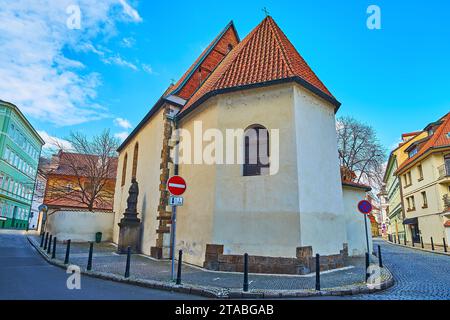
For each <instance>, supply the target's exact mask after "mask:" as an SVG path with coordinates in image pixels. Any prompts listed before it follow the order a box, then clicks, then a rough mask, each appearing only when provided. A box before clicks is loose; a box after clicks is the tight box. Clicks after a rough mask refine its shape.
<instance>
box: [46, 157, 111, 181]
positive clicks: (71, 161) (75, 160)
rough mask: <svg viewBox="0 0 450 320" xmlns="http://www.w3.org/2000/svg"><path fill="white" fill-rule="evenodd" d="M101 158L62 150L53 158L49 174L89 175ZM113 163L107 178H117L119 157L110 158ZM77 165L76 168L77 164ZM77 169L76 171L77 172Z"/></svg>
mask: <svg viewBox="0 0 450 320" xmlns="http://www.w3.org/2000/svg"><path fill="white" fill-rule="evenodd" d="M99 160H100V157H98V156H96V155H89V154H80V153H72V152H63V151H60V152H59V153H58V154H57V155H55V156H54V157H53V158H52V160H51V164H50V167H51V169H48V170H47V174H48V175H62V176H75V175H78V176H83V177H89V175H90V173H92V172H94V169H93V168H89V167H91V166H92V165H95V164H96V163H97V162H98V161H99ZM109 161H111V165H110V167H109V170H108V172H107V174H108V176H107V177H106V178H107V179H113V180H115V179H116V172H117V158H116V157H111V158H109ZM75 165H76V169H75V167H74V166H75ZM75 171H76V172H75Z"/></svg>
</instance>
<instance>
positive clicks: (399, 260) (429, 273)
mask: <svg viewBox="0 0 450 320" xmlns="http://www.w3.org/2000/svg"><path fill="white" fill-rule="evenodd" d="M375 244H380V245H381V249H382V257H383V263H384V265H385V266H386V267H388V269H389V270H390V271H391V272H392V274H393V275H394V279H395V284H394V286H393V287H391V288H389V289H387V290H385V291H383V292H379V293H374V294H370V295H360V296H354V297H351V298H352V299H364V300H365V299H367V300H413V299H414V300H416V299H417V300H438V299H439V300H448V299H450V256H444V255H441V254H435V253H429V252H422V251H419V250H414V249H409V248H404V247H400V246H397V245H393V244H389V243H387V242H385V241H381V240H376V241H375Z"/></svg>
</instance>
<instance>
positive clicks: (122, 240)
mask: <svg viewBox="0 0 450 320" xmlns="http://www.w3.org/2000/svg"><path fill="white" fill-rule="evenodd" d="M138 195H139V185H138V183H137V181H136V179H135V178H133V179H132V180H131V186H130V190H128V199H127V209H126V210H125V212H124V214H123V218H122V219H121V220H120V223H119V228H120V232H119V245H118V248H117V252H118V253H122V254H125V253H127V248H128V247H131V252H132V253H138V252H139V249H140V243H139V238H140V229H141V220H140V219H139V218H138V217H137V215H138V212H137V201H138Z"/></svg>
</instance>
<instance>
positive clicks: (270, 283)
mask: <svg viewBox="0 0 450 320" xmlns="http://www.w3.org/2000/svg"><path fill="white" fill-rule="evenodd" d="M28 238H29V240H30V241H31V242H32V243H33V244H34V246H35V247H39V245H40V238H39V237H38V236H35V235H30V236H28ZM65 250H66V245H65V244H63V243H60V242H58V243H57V250H56V260H57V261H59V262H62V261H64V257H65ZM41 253H42V252H41ZM88 253H89V244H88V243H72V244H71V251H70V264H74V265H78V266H80V267H81V269H82V270H84V271H85V270H86V265H87V261H88ZM372 259H373V263H376V261H375V259H376V257H372ZM125 264H126V255H119V254H117V253H116V246H115V245H113V244H111V243H100V244H97V243H96V244H94V254H93V264H92V271H93V272H98V273H107V274H113V275H115V276H120V277H123V275H124V272H125ZM347 264H348V265H350V266H349V267H346V268H343V269H339V270H336V271H328V272H323V273H321V288H322V289H323V290H326V289H331V288H334V289H336V290H337V288H343V289H346V292H347V293H350V294H351V293H352V289H353V290H354V289H355V286H359V287H361V286H364V287H366V285H365V261H364V259H363V258H351V259H349V260H348V261H347ZM170 269H171V264H170V261H168V260H163V261H160V260H154V259H152V258H150V257H147V256H144V255H132V257H131V270H130V274H131V276H130V278H131V279H139V280H150V281H158V282H162V283H168V284H173V282H172V281H171V280H170ZM389 277H390V273H389V272H388V271H387V270H385V269H382V278H383V279H388V278H389ZM182 283H183V285H193V286H202V287H207V288H210V289H211V291H214V292H220V291H221V292H229V291H240V290H242V283H243V274H242V273H229V272H216V271H208V270H205V269H202V268H198V267H194V266H190V265H187V264H183V267H182ZM314 288H315V274H310V275H302V276H301V275H262V274H250V275H249V289H250V291H252V292H254V293H255V292H256V293H257V292H266V293H267V292H268V291H280V290H281V291H299V290H303V291H311V292H314ZM358 290H359V289H358ZM358 290H356V291H358ZM311 295H312V294H311Z"/></svg>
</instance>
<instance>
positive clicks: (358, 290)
mask: <svg viewBox="0 0 450 320" xmlns="http://www.w3.org/2000/svg"><path fill="white" fill-rule="evenodd" d="M27 240H28V242H29V243H30V244H31V245H32V246H33V247H34V248H35V249H36V251H37V252H39V254H40V255H41V256H42V257H43V258H44V260H46V261H47V262H48V263H49V264H52V265H54V266H57V267H60V268H63V269H66V268H67V265H65V264H64V263H63V262H62V261H61V260H56V259H51V258H50V257H49V256H48V255H47V252H46V251H44V250H43V249H41V248H40V246H39V245H38V244H36V243H35V242H34V241H33V240H32V239H31V238H30V237H28V236H27ZM80 269H81V273H82V274H85V275H87V276H90V277H94V278H100V279H104V280H109V281H115V282H120V283H126V284H131V285H136V286H140V287H146V288H151V289H159V290H165V291H171V292H179V293H185V294H193V295H197V296H202V297H206V298H213V299H258V298H259V299H261V298H262V299H279V298H298V297H303V298H307V297H317V296H348V295H355V294H367V293H375V292H379V291H382V290H385V289H387V288H389V287H391V286H393V285H394V277H393V276H392V273H391V272H390V271H389V269H387V268H386V267H384V268H383V269H384V270H385V271H386V273H387V279H384V281H382V282H381V284H380V286H379V287H373V288H370V287H368V286H367V285H365V284H363V283H360V284H356V285H349V286H346V287H342V288H327V289H325V290H321V291H315V290H311V289H303V290H297V291H292V290H255V291H249V292H243V291H242V290H238V289H225V288H216V287H205V286H199V285H191V284H182V285H176V284H175V283H172V282H163V281H156V280H146V279H138V278H134V277H133V276H131V277H129V278H125V277H124V276H120V275H117V274H113V273H107V272H99V271H87V270H85V269H84V268H81V267H80Z"/></svg>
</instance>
